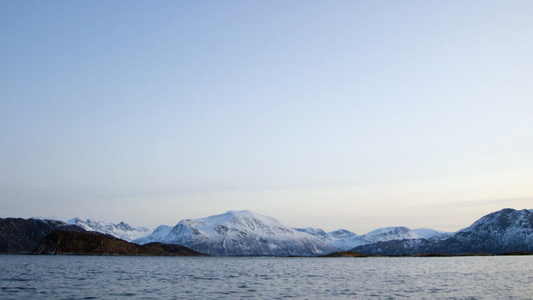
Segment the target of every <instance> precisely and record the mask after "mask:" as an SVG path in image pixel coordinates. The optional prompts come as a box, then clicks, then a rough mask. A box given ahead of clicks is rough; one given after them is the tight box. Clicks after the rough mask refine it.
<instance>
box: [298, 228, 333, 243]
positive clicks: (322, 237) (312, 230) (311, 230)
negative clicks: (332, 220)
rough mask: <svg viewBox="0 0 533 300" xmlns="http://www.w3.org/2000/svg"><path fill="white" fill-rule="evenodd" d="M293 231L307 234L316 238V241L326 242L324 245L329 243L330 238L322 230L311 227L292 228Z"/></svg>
mask: <svg viewBox="0 0 533 300" xmlns="http://www.w3.org/2000/svg"><path fill="white" fill-rule="evenodd" d="M293 229H294V230H297V231H300V232H305V233H308V234H310V235H312V236H315V237H317V238H318V239H320V240H322V241H324V242H326V243H329V241H330V238H329V235H328V234H327V233H326V232H325V231H324V230H322V229H320V228H313V227H306V228H293Z"/></svg>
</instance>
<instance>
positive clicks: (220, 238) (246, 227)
mask: <svg viewBox="0 0 533 300" xmlns="http://www.w3.org/2000/svg"><path fill="white" fill-rule="evenodd" d="M162 232H163V233H164V230H161V231H160V232H157V233H156V232H154V234H151V235H149V236H147V237H145V238H143V239H138V240H135V241H133V242H135V243H145V242H147V241H157V242H161V243H167V244H175V245H182V246H185V247H189V248H191V249H193V250H195V251H198V252H201V253H205V254H210V255H224V256H228V255H259V256H260V255H269V256H317V255H324V254H329V253H332V252H336V251H338V250H339V249H337V248H335V247H332V246H330V245H328V244H326V243H325V242H323V241H321V240H319V239H318V238H316V237H314V236H313V235H310V234H308V233H304V232H300V231H297V230H295V229H292V228H290V227H287V226H285V225H283V224H281V223H280V222H278V221H277V220H276V219H274V218H271V217H267V216H263V215H260V214H256V213H253V212H251V211H248V210H244V211H228V212H226V213H224V214H221V215H215V216H210V217H207V218H202V219H196V220H192V219H186V220H181V221H180V222H179V223H178V224H177V225H176V226H174V228H172V230H171V231H170V232H169V233H168V234H167V235H166V236H165V235H164V234H161V233H162Z"/></svg>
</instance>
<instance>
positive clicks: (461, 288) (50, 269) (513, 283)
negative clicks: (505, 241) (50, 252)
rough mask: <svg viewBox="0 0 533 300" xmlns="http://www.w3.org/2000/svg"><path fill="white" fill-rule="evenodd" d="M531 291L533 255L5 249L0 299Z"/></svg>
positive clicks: (512, 294) (523, 295)
mask: <svg viewBox="0 0 533 300" xmlns="http://www.w3.org/2000/svg"><path fill="white" fill-rule="evenodd" d="M246 298H250V299H286V298H293V299H533V256H505V257H434V258H427V257H426V258H414V257H402V258H398V257H395V258H385V257H370V258H276V257H131V256H130V257H124V256H122V257H118V256H30V255H0V299H246Z"/></svg>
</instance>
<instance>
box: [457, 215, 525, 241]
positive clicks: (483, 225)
mask: <svg viewBox="0 0 533 300" xmlns="http://www.w3.org/2000/svg"><path fill="white" fill-rule="evenodd" d="M532 229H533V212H532V211H531V210H529V209H522V210H515V209H512V208H505V209H502V210H499V211H496V212H493V213H490V214H488V215H486V216H484V217H482V218H481V219H479V220H477V221H476V222H474V224H472V225H471V226H469V227H467V228H464V229H461V230H459V231H458V232H457V234H459V233H468V232H476V233H479V232H485V233H487V234H500V235H501V234H503V233H508V232H516V231H522V230H526V231H529V230H532Z"/></svg>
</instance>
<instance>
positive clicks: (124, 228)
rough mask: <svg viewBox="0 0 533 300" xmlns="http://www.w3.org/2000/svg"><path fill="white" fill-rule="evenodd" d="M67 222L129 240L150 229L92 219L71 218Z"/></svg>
mask: <svg viewBox="0 0 533 300" xmlns="http://www.w3.org/2000/svg"><path fill="white" fill-rule="evenodd" d="M67 224H70V225H77V226H79V227H81V228H83V229H85V230H87V231H96V232H100V233H103V234H108V235H111V236H114V237H116V238H119V239H123V240H126V241H128V242H131V241H132V240H134V239H138V238H140V237H143V236H146V235H148V234H149V233H150V230H149V229H148V228H145V227H136V228H133V227H131V226H130V225H128V224H126V223H124V222H120V223H118V224H113V223H105V222H101V221H94V220H91V219H87V220H85V221H83V220H81V219H79V218H73V219H70V220H68V221H67Z"/></svg>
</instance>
